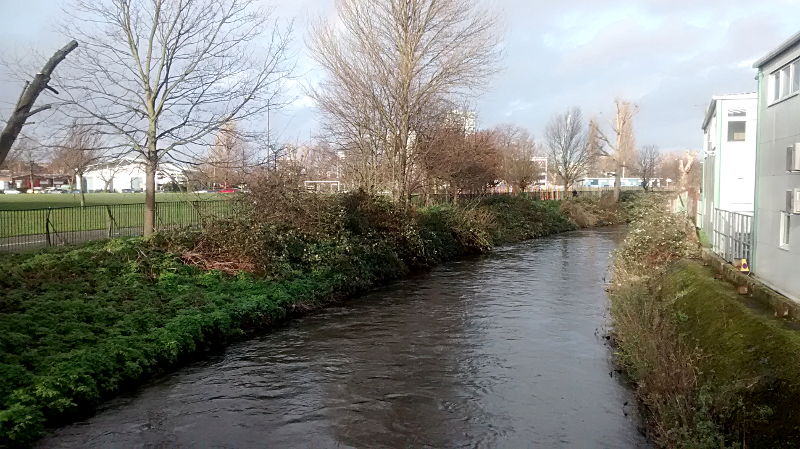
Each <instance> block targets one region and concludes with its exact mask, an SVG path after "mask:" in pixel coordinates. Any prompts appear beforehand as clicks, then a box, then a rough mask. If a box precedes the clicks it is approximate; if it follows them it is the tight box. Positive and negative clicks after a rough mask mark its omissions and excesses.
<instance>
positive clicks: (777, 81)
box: [772, 72, 781, 101]
mask: <svg viewBox="0 0 800 449" xmlns="http://www.w3.org/2000/svg"><path fill="white" fill-rule="evenodd" d="M780 98H781V77H780V72H775V73H774V74H773V75H772V101H778V100H779V99H780Z"/></svg>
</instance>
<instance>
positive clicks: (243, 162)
mask: <svg viewBox="0 0 800 449" xmlns="http://www.w3.org/2000/svg"><path fill="white" fill-rule="evenodd" d="M255 165H257V163H256V161H255V160H254V157H253V155H252V154H251V152H250V151H249V148H248V143H247V142H246V141H245V136H243V135H242V134H241V133H240V132H239V129H238V128H237V126H236V124H235V122H233V121H230V122H227V123H225V124H224V125H222V128H220V130H219V131H218V132H217V135H216V137H215V138H214V143H213V144H212V145H211V147H210V149H209V153H208V156H207V157H206V159H205V161H204V162H203V164H202V165H201V170H202V171H203V172H204V173H205V174H206V176H207V177H208V178H209V180H210V181H211V185H212V186H217V185H221V186H223V187H230V186H232V185H234V184H244V183H246V180H247V174H248V168H249V167H253V166H255Z"/></svg>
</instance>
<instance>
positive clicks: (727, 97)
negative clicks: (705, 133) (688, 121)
mask: <svg viewBox="0 0 800 449" xmlns="http://www.w3.org/2000/svg"><path fill="white" fill-rule="evenodd" d="M721 100H758V93H757V92H747V93H743V94H725V95H714V96H713V97H711V104H709V105H708V110H707V111H706V117H705V118H704V119H703V126H702V127H701V128H700V129H706V127H707V126H708V122H709V121H710V120H711V117H713V116H714V111H715V110H716V109H717V101H721Z"/></svg>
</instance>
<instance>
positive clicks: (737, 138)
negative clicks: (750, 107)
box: [728, 122, 747, 142]
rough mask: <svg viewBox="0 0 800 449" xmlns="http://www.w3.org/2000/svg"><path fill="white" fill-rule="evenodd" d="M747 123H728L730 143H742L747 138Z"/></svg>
mask: <svg viewBox="0 0 800 449" xmlns="http://www.w3.org/2000/svg"><path fill="white" fill-rule="evenodd" d="M746 130H747V122H728V142H741V141H743V140H744V138H745V131H746Z"/></svg>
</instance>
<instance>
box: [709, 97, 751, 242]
mask: <svg viewBox="0 0 800 449" xmlns="http://www.w3.org/2000/svg"><path fill="white" fill-rule="evenodd" d="M757 111H758V94H757V93H755V92H753V93H746V94H735V95H719V96H714V97H712V98H711V104H710V105H709V106H708V111H707V112H706V116H705V119H704V120H703V126H702V129H703V182H702V184H701V188H700V205H699V207H698V208H697V212H698V215H699V217H698V220H697V224H698V226H699V227H700V228H701V229H703V231H704V232H705V233H706V235H707V236H708V237H709V238H711V239H713V224H714V217H715V215H716V214H715V209H720V210H723V211H730V212H743V213H747V214H752V212H753V197H754V191H755V163H756V126H757V123H758V122H757Z"/></svg>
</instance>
